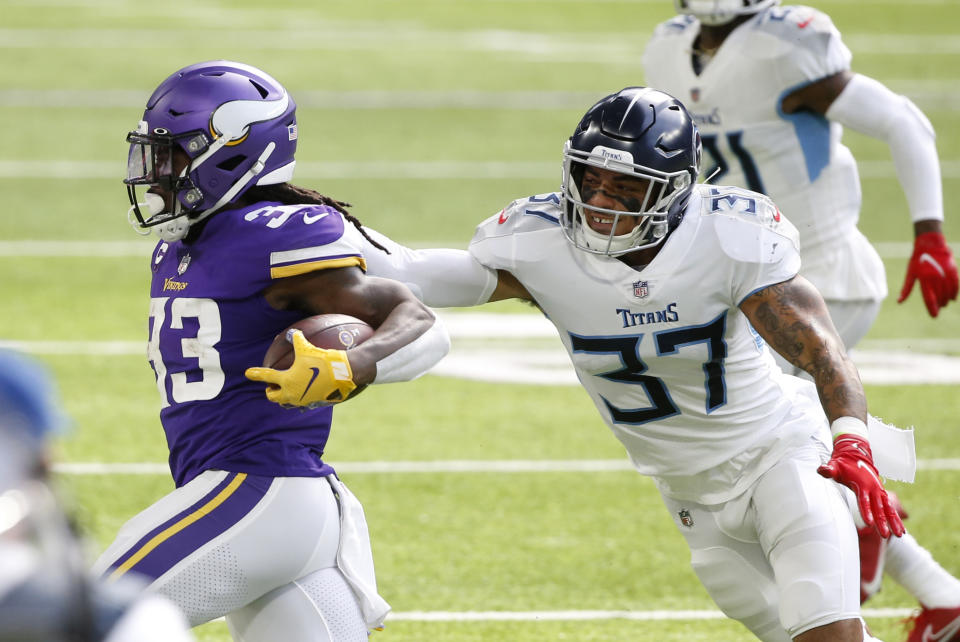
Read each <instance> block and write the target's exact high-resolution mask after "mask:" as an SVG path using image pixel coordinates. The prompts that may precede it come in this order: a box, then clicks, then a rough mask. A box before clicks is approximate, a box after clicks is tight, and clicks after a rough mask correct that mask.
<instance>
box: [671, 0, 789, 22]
mask: <svg viewBox="0 0 960 642" xmlns="http://www.w3.org/2000/svg"><path fill="white" fill-rule="evenodd" d="M779 1H780V0H748V2H747V4H746V6H744V3H743V1H742V0H673V6H674V8H675V9H676V11H677V13H680V14H686V15H691V16H695V17H696V18H697V20H699V21H700V24H703V25H707V26H710V27H718V26H720V25H725V24H727V23H729V22H731V21H733V20H734V19H735V18H737V17H738V16H744V15H751V14H754V13H759V12H760V11H763V10H764V9H766V8H767V7H771V6H773V5H775V4H779Z"/></svg>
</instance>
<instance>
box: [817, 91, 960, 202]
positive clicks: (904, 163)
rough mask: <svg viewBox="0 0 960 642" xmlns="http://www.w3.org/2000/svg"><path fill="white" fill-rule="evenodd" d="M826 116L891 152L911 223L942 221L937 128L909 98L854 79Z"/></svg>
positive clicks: (941, 189) (941, 190)
mask: <svg viewBox="0 0 960 642" xmlns="http://www.w3.org/2000/svg"><path fill="white" fill-rule="evenodd" d="M826 116H827V118H829V119H830V120H835V121H837V122H838V123H840V124H841V125H843V126H844V127H849V128H850V129H853V130H855V131H858V132H860V133H861V134H866V135H867V136H872V137H873V138H877V139H880V140H882V141H884V142H885V143H887V145H889V146H890V153H891V154H892V156H893V164H894V166H895V167H896V170H897V177H898V178H899V179H900V185H901V186H902V187H903V192H904V194H905V195H906V197H907V204H908V206H909V207H910V218H911V220H913V221H923V220H928V219H937V220H941V221H942V220H943V186H942V184H941V177H940V159H939V158H938V157H937V147H936V142H935V139H936V134H935V133H934V131H933V125H931V124H930V121H929V120H928V119H927V117H926V116H925V115H924V114H923V112H922V111H920V109H919V108H917V106H916V105H914V104H913V102H912V101H911V100H910V99H909V98H907V97H906V96H901V95H899V94H895V93H893V92H892V91H890V90H889V89H888V88H887V87H886V86H885V85H883V84H882V83H880V82H877V81H876V80H873V79H872V78H868V77H866V76H862V75H860V74H856V75H854V76H853V78H852V79H851V80H850V82H848V83H847V86H846V87H844V89H843V91H842V92H840V95H839V96H837V98H836V100H834V101H833V104H832V105H830V108H829V109H827V113H826Z"/></svg>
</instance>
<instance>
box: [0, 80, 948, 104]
mask: <svg viewBox="0 0 960 642" xmlns="http://www.w3.org/2000/svg"><path fill="white" fill-rule="evenodd" d="M885 84H887V85H888V86H889V87H891V88H892V89H894V90H895V91H898V92H901V93H904V94H906V95H908V96H910V97H911V98H912V99H913V100H914V101H916V102H917V103H919V104H920V105H921V107H924V108H926V109H931V110H939V111H957V110H960V91H956V90H955V89H953V87H952V85H951V84H950V82H949V80H947V79H943V80H912V79H898V78H893V79H887V80H886V81H885ZM149 95H150V92H149V90H137V89H14V88H7V89H3V88H0V107H30V108H35V109H36V108H40V109H42V108H54V109H63V108H71V109H73V108H77V107H83V108H85V109H117V108H123V109H127V108H129V109H142V108H143V105H144V104H145V103H146V100H147V97H148V96H149ZM296 98H297V106H298V107H299V108H301V109H347V110H358V109H390V110H397V109H490V110H521V111H524V110H531V109H535V110H546V111H554V110H579V111H583V110H584V109H586V108H587V107H589V106H590V105H592V104H593V103H594V102H596V100H597V98H598V93H597V92H595V91H568V90H539V91H537V90H527V91H521V90H514V91H509V90H507V91H484V90H479V89H424V90H391V89H367V90H339V91H338V90H310V89H302V90H299V91H297V92H296Z"/></svg>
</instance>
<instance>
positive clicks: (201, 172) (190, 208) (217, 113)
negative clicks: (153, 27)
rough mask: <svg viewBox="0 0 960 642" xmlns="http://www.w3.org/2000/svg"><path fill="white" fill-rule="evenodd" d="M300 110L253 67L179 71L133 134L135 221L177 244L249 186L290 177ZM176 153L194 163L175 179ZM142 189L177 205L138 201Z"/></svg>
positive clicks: (222, 63) (220, 64)
mask: <svg viewBox="0 0 960 642" xmlns="http://www.w3.org/2000/svg"><path fill="white" fill-rule="evenodd" d="M296 109H297V106H296V104H295V103H294V102H293V99H292V98H291V97H290V96H289V95H288V94H287V91H286V90H285V89H284V88H283V86H282V85H281V84H280V83H278V82H277V81H276V80H274V79H273V78H272V77H270V76H269V75H267V74H266V73H264V72H262V71H260V70H259V69H257V68H256V67H251V66H250V65H244V64H241V63H237V62H229V61H226V60H214V61H211V62H201V63H198V64H195V65H190V66H189V67H184V68H183V69H181V70H179V71H177V72H175V73H174V74H173V75H171V76H170V77H169V78H167V79H166V80H164V81H163V82H162V83H160V86H159V87H157V89H156V90H155V91H154V92H153V95H151V96H150V98H149V100H147V109H146V111H144V112H143V119H142V120H141V121H140V124H139V126H138V127H137V129H136V130H135V131H132V132H130V133H129V134H128V135H127V142H128V143H130V152H129V156H128V157H127V178H126V179H125V180H124V181H123V182H124V183H125V184H126V185H127V194H128V196H129V197H130V203H131V208H130V212H129V216H130V220H131V223H132V224H133V225H134V226H135V227H136V228H138V229H147V230H148V231H147V232H146V233H148V234H149V228H152V227H156V229H157V233H158V234H159V236H160V237H161V238H162V239H163V240H165V241H177V240H180V239H182V238H183V237H184V236H186V234H187V231H188V230H189V228H190V226H191V225H193V224H194V223H197V222H199V221H201V220H203V219H205V218H206V217H208V216H210V215H211V214H213V213H214V212H216V211H217V210H219V209H221V208H223V207H224V206H225V205H227V204H228V203H230V202H232V201H234V200H236V199H237V197H239V196H240V195H241V194H243V193H244V192H245V191H246V190H248V189H249V188H250V187H252V186H254V185H270V184H274V183H284V182H286V181H288V180H290V179H291V178H292V176H293V168H294V164H295V161H294V154H295V153H296V150H297V118H296ZM176 150H180V151H181V152H182V153H185V154H186V156H187V157H188V158H189V163H188V164H187V166H186V167H184V169H183V170H182V171H181V172H179V173H177V175H174V172H173V164H174V159H175V158H176V156H175V151H176ZM180 156H181V157H182V154H180ZM138 185H142V186H148V188H150V187H156V188H159V189H161V190H163V191H165V192H167V193H172V194H173V199H172V206H171V205H170V200H167V201H164V199H163V198H162V197H161V196H160V195H159V194H157V193H155V192H149V191H148V193H147V194H145V195H144V196H143V200H142V201H141V200H139V199H138V197H137V192H136V189H137V187H136V186H138ZM134 216H135V217H136V220H135V221H134V220H133V217H134Z"/></svg>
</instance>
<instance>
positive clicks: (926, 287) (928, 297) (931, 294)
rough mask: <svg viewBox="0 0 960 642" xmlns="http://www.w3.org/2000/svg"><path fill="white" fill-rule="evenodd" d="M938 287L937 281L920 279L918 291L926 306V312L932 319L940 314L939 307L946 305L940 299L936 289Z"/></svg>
mask: <svg viewBox="0 0 960 642" xmlns="http://www.w3.org/2000/svg"><path fill="white" fill-rule="evenodd" d="M938 285H939V279H935V278H926V279H924V278H921V279H920V291H921V292H922V293H923V302H924V304H926V306H927V312H929V313H930V316H932V317H936V316H937V314H939V313H940V306H941V305H943V304H945V303H946V301H943V299H942V296H941V294H940V291H939V288H938V287H937V286H938Z"/></svg>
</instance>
